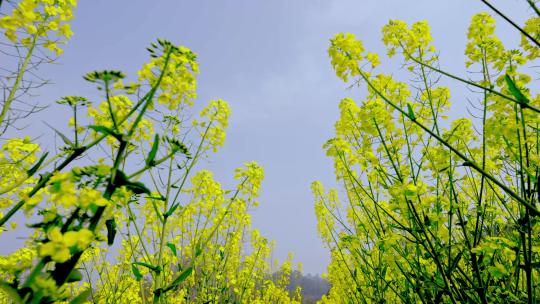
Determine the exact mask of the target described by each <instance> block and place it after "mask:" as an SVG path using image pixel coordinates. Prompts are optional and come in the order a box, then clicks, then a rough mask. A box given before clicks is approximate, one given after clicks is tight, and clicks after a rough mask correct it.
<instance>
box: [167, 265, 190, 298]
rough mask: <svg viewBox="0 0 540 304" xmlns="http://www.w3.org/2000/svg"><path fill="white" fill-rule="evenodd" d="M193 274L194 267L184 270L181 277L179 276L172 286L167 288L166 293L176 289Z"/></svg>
mask: <svg viewBox="0 0 540 304" xmlns="http://www.w3.org/2000/svg"><path fill="white" fill-rule="evenodd" d="M192 272H193V266H189V267H188V268H186V269H184V271H182V272H181V273H180V275H178V277H176V279H174V281H173V282H172V283H171V285H169V286H168V287H167V288H165V290H164V292H167V291H169V290H171V289H174V288H176V287H177V286H178V285H180V284H182V282H184V281H185V280H186V279H187V278H188V277H189V276H190V275H191V273H192Z"/></svg>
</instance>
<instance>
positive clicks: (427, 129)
mask: <svg viewBox="0 0 540 304" xmlns="http://www.w3.org/2000/svg"><path fill="white" fill-rule="evenodd" d="M358 72H359V74H360V75H361V77H362V78H363V79H364V81H366V83H367V84H368V86H369V87H370V88H372V89H373V91H374V92H375V93H377V95H379V96H380V97H381V98H382V99H383V100H384V101H385V102H387V103H388V104H389V105H390V106H392V107H393V108H394V109H396V110H397V111H398V112H400V113H401V114H402V115H404V116H405V117H407V118H409V119H410V120H411V121H412V122H413V123H415V124H416V125H417V126H419V127H420V128H421V129H423V130H424V131H426V132H427V133H428V134H429V135H431V136H432V137H434V138H435V139H437V141H439V142H440V143H441V144H442V145H444V146H445V147H447V148H449V149H450V150H451V151H452V152H454V153H455V154H456V155H457V156H459V158H461V159H462V160H463V161H465V162H466V163H467V164H468V165H469V166H470V167H472V168H474V169H475V170H477V171H478V172H480V174H482V175H485V176H486V178H487V179H489V180H490V181H491V182H493V183H494V184H495V185H497V186H499V187H500V188H501V189H502V190H504V192H506V193H507V194H508V195H510V196H511V197H513V198H514V199H515V200H516V201H518V202H519V203H521V204H522V205H524V206H526V207H527V208H528V209H530V210H531V212H532V214H533V215H535V216H538V215H540V212H539V211H538V210H537V209H536V207H534V206H533V205H532V204H531V203H530V202H528V201H526V200H524V199H523V198H522V197H520V196H519V195H518V194H517V193H515V192H514V191H513V190H512V189H510V188H508V187H507V186H506V185H505V184H503V183H502V182H501V181H499V180H498V179H496V178H495V177H493V176H492V175H491V174H489V173H487V172H486V171H485V170H483V169H482V168H481V167H480V166H479V165H478V164H476V162H474V161H473V160H471V159H469V158H468V157H467V156H465V155H464V154H463V153H461V152H460V151H459V150H457V149H456V148H454V147H453V146H452V145H450V144H449V143H448V142H447V141H446V140H444V139H443V138H441V137H440V136H439V135H437V134H435V133H434V132H433V131H431V130H430V129H429V128H427V127H426V126H424V125H423V124H421V123H420V122H418V120H416V119H414V118H412V117H409V114H408V113H407V112H405V111H404V110H403V109H401V108H400V107H398V106H397V105H396V104H395V103H394V102H392V101H391V100H390V99H388V97H386V96H385V95H383V94H382V92H381V91H379V90H378V89H377V88H376V87H375V86H374V85H373V84H372V83H371V81H369V79H368V77H367V76H366V74H365V73H364V72H363V71H361V70H360V69H359V70H358Z"/></svg>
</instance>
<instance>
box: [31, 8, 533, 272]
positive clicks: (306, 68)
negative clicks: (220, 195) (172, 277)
mask: <svg viewBox="0 0 540 304" xmlns="http://www.w3.org/2000/svg"><path fill="white" fill-rule="evenodd" d="M522 2H524V1H517V0H509V1H502V0H500V1H494V3H495V4H496V5H498V6H501V8H503V9H505V10H506V11H508V12H510V15H513V14H512V13H513V10H512V8H513V7H515V6H517V5H519V6H520V9H516V10H515V11H516V13H518V12H519V13H520V14H521V15H523V14H522V12H524V11H525V10H524V6H523V3H522ZM479 11H487V9H486V8H485V7H483V6H482V4H481V3H480V1H476V0H452V1H442V0H441V1H440V0H417V1H405V0H380V1H375V0H356V1H353V0H339V1H338V0H302V1H300V0H226V1H225V0H221V1H219V0H213V1H211V0H192V1H186V0H154V1H134V0H131V1H127V0H114V1H112V0H92V1H80V4H79V7H78V8H77V10H76V18H75V19H74V22H73V31H74V32H75V36H74V37H73V39H72V41H71V42H70V44H69V45H68V47H67V48H66V49H65V54H64V55H63V56H62V57H61V58H60V60H59V62H58V63H59V64H58V65H56V66H49V67H46V68H44V69H42V71H41V72H40V73H41V74H42V75H43V76H45V77H46V78H50V79H52V80H53V82H54V84H52V85H49V86H48V87H46V88H44V89H42V90H41V91H40V96H41V97H40V98H41V102H42V103H52V102H54V100H56V99H58V98H59V97H60V96H63V95H82V96H96V92H95V90H94V86H92V85H88V84H87V83H86V82H85V81H84V80H83V79H82V77H81V76H82V75H84V74H85V73H87V72H89V71H93V70H99V69H116V70H122V71H124V72H126V73H127V74H128V75H132V76H134V75H135V71H136V70H137V69H138V68H139V67H140V66H141V65H142V63H144V62H145V61H147V59H148V54H147V52H146V50H145V48H146V47H147V46H148V45H149V43H151V42H153V41H155V39H156V38H165V39H168V40H171V41H173V42H174V43H178V44H182V45H185V46H187V47H189V48H191V49H192V50H193V51H195V52H196V53H197V54H198V59H199V62H200V66H201V74H200V76H199V87H198V95H199V102H201V103H205V102H206V101H208V100H210V99H215V98H222V99H224V100H227V101H228V102H229V103H230V105H231V108H232V117H231V121H230V127H229V130H228V138H227V142H226V145H225V147H224V148H223V149H222V150H221V151H220V152H219V153H218V154H217V155H214V156H212V157H211V158H210V162H209V163H207V164H206V165H205V166H206V167H208V168H211V169H212V170H214V171H215V174H216V176H217V178H218V179H219V180H220V181H222V182H223V184H224V185H229V186H231V185H232V184H233V183H232V179H231V177H232V175H233V171H234V168H236V167H238V166H240V165H241V164H242V163H244V162H246V161H251V160H255V161H257V162H259V163H260V164H261V165H262V166H263V167H264V168H265V170H266V179H265V181H264V183H263V189H262V195H261V199H260V201H261V204H260V207H259V208H258V209H257V210H256V211H255V212H253V214H254V217H253V219H254V221H253V222H254V223H253V226H254V227H255V228H258V229H260V230H261V231H262V233H263V235H265V236H267V237H269V238H270V239H273V240H275V241H276V242H277V246H276V250H275V255H274V257H275V258H280V259H284V258H285V257H286V255H287V252H289V251H292V252H294V253H295V261H298V262H302V263H303V265H304V271H305V272H307V273H322V272H324V271H325V268H326V264H327V263H328V253H327V252H326V249H324V248H323V247H322V243H321V242H320V240H319V237H318V236H317V225H316V220H315V215H314V211H313V199H312V196H311V193H310V190H309V185H310V183H311V182H312V181H313V180H321V181H322V182H323V183H324V184H326V185H334V184H335V183H334V182H333V180H334V179H333V167H332V162H331V160H330V159H329V158H327V157H325V153H324V151H323V149H322V144H323V143H324V142H325V141H326V140H327V139H328V138H330V137H331V136H332V134H333V124H334V122H335V120H336V119H337V115H338V111H337V106H338V102H339V100H340V99H341V98H343V97H353V98H355V97H357V96H361V95H362V93H361V91H359V90H357V89H356V90H347V89H346V87H347V85H346V84H344V83H342V82H341V81H340V80H339V79H338V78H337V77H336V76H335V75H334V72H333V70H332V68H331V66H330V63H329V59H328V56H327V54H326V49H327V47H328V40H329V39H330V38H331V37H332V36H333V35H334V34H336V33H338V32H343V31H347V32H352V33H354V34H355V35H356V36H357V37H358V38H360V39H361V40H363V41H364V42H365V45H366V47H367V48H368V49H370V50H372V51H377V52H379V53H381V55H384V53H385V52H384V51H383V46H382V43H381V42H380V38H381V36H380V29H381V27H382V26H383V25H384V24H385V23H386V22H387V21H388V20H389V19H404V20H406V21H408V22H413V21H418V20H427V21H428V22H429V23H430V25H431V26H432V32H433V36H434V39H435V45H436V46H437V47H438V49H439V50H442V51H441V66H442V67H443V68H445V69H449V70H451V71H453V72H456V73H458V74H461V75H464V74H465V70H464V64H463V61H464V56H463V49H464V46H465V41H466V40H465V39H466V29H467V27H468V22H469V20H470V17H471V16H472V15H473V14H474V13H476V12H479ZM500 23H501V24H502V22H500ZM500 33H501V34H502V35H503V36H507V37H516V35H515V34H514V32H513V30H512V29H510V28H509V27H508V26H506V25H504V26H502V27H501V32H500ZM512 42H515V41H512ZM381 59H382V60H383V61H386V59H385V57H384V56H382V57H381ZM394 62H395V63H394V64H393V65H389V64H386V63H385V64H384V66H390V67H391V68H392V69H393V70H386V71H385V72H388V73H392V72H394V73H395V74H399V73H400V72H399V71H398V70H397V68H399V65H398V64H397V61H395V60H394ZM465 92H466V90H465V89H463V88H461V90H460V91H454V92H453V96H454V97H455V98H454V99H453V104H454V105H455V107H456V109H457V110H455V111H454V112H455V113H465V111H464V109H465V106H466V101H465V99H464V98H463V96H464V94H465ZM459 98H462V99H463V100H459ZM358 99H359V98H358ZM55 109H56V108H55V107H54V106H53V107H52V108H50V109H48V110H47V111H46V112H45V113H44V115H46V116H45V117H46V119H49V120H50V119H51V118H53V117H54V115H55V113H56V112H55ZM60 113H61V112H60ZM40 116H41V115H40ZM42 117H43V116H41V118H39V119H43V118H42ZM39 119H38V118H37V117H36V118H35V120H34V122H35V123H34V124H33V126H32V128H33V129H36V130H37V129H39V130H41V128H42V127H43V125H42V123H41V121H40V120H39ZM55 119H58V118H56V117H55ZM62 120H63V119H62Z"/></svg>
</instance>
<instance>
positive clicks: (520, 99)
mask: <svg viewBox="0 0 540 304" xmlns="http://www.w3.org/2000/svg"><path fill="white" fill-rule="evenodd" d="M504 80H506V85H507V86H508V90H509V91H510V93H511V94H512V95H513V96H514V98H515V99H516V100H517V101H518V102H519V103H522V104H528V103H529V99H528V98H527V97H526V96H525V95H523V93H521V90H520V89H519V88H518V87H517V86H516V83H515V82H514V80H513V79H512V77H510V75H508V74H506V75H504Z"/></svg>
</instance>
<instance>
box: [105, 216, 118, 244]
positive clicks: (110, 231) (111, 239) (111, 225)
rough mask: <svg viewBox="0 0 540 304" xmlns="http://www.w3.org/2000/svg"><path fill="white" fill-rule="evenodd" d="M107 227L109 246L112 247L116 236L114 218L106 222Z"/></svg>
mask: <svg viewBox="0 0 540 304" xmlns="http://www.w3.org/2000/svg"><path fill="white" fill-rule="evenodd" d="M105 226H107V245H109V246H112V244H113V243H114V237H115V236H116V221H115V220H114V218H112V219H108V220H106V221H105Z"/></svg>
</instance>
